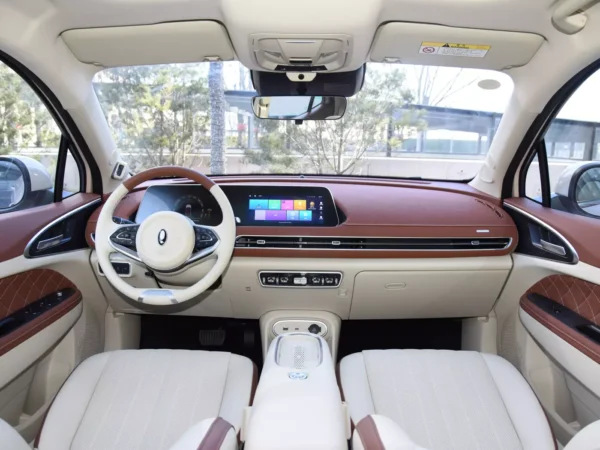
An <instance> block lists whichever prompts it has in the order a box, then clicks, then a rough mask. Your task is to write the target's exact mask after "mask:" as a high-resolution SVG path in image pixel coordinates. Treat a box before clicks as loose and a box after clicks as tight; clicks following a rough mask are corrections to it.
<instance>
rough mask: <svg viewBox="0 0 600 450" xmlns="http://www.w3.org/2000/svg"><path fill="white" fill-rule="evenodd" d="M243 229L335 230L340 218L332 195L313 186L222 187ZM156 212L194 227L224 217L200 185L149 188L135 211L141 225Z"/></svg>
mask: <svg viewBox="0 0 600 450" xmlns="http://www.w3.org/2000/svg"><path fill="white" fill-rule="evenodd" d="M222 189H223V191H224V192H225V195H226V196H227V198H228V199H229V201H230V203H231V206H232V208H233V212H234V215H235V216H236V221H237V223H238V224H239V225H242V226H252V225H256V226H285V227H288V226H316V227H335V226H337V225H339V217H338V214H337V210H336V207H335V203H334V201H333V197H332V195H331V192H330V191H329V190H328V189H327V188H323V187H312V186H284V187H280V186H247V185H242V186H223V187H222ZM159 211H175V212H178V213H180V214H183V215H185V216H186V217H188V218H189V219H191V220H192V221H193V222H194V223H196V224H197V225H208V226H216V225H218V224H220V223H221V221H222V219H223V215H222V213H221V209H220V208H219V205H218V204H217V202H216V200H215V199H214V197H213V196H212V195H211V194H210V193H209V192H208V191H207V190H206V189H205V188H204V187H202V186H200V185H163V186H150V187H149V188H148V190H147V191H146V194H145V195H144V197H143V199H142V202H141V204H140V207H139V209H138V211H137V214H136V217H135V221H136V222H137V223H141V222H143V221H144V219H146V218H147V217H148V216H150V215H152V214H154V213H155V212H159Z"/></svg>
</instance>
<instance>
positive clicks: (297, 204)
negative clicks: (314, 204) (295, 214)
mask: <svg viewBox="0 0 600 450" xmlns="http://www.w3.org/2000/svg"><path fill="white" fill-rule="evenodd" d="M294 209H295V210H296V211H303V210H305V209H306V200H294Z"/></svg>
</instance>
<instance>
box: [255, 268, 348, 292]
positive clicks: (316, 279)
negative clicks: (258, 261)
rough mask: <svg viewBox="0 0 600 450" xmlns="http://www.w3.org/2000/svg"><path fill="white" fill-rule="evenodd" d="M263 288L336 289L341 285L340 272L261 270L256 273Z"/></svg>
mask: <svg viewBox="0 0 600 450" xmlns="http://www.w3.org/2000/svg"><path fill="white" fill-rule="evenodd" d="M258 280H259V282H260V285H261V286H263V287H280V288H281V287H288V288H337V287H339V285H340V284H341V283H342V272H300V271H293V272H278V271H270V270H263V271H260V272H259V273H258Z"/></svg>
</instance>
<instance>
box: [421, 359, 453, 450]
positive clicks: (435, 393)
mask: <svg viewBox="0 0 600 450" xmlns="http://www.w3.org/2000/svg"><path fill="white" fill-rule="evenodd" d="M425 361H426V362H425V365H426V366H427V374H428V376H429V380H430V381H431V384H432V385H433V393H434V395H435V401H436V404H437V406H438V409H439V411H440V412H441V414H442V418H443V419H444V420H443V422H444V428H445V429H446V435H447V436H448V438H449V439H448V440H449V441H450V442H451V444H452V448H454V438H453V437H452V436H453V435H452V433H451V432H450V427H449V426H448V421H447V419H446V412H445V410H444V409H443V408H442V407H441V405H440V402H439V398H441V396H438V389H437V383H436V382H435V381H434V379H433V371H434V370H436V369H435V368H433V370H431V363H432V358H427V355H426V359H425ZM430 442H431V441H430Z"/></svg>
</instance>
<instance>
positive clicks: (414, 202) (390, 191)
mask: <svg viewBox="0 0 600 450" xmlns="http://www.w3.org/2000/svg"><path fill="white" fill-rule="evenodd" d="M213 181H215V182H216V183H218V184H221V185H225V184H232V183H233V184H250V185H251V184H255V185H275V186H282V185H284V186H293V185H299V184H302V185H312V186H322V187H326V188H328V189H329V190H330V191H331V193H332V195H333V198H334V200H335V203H336V205H337V206H338V207H339V209H340V210H341V211H342V212H343V213H344V214H345V216H346V220H345V221H344V222H343V223H341V224H340V225H339V226H337V227H293V228H291V227H259V226H251V227H250V226H238V227H237V234H238V236H319V237H366V238H368V237H390V238H393V237H404V238H412V237H418V238H477V237H487V238H492V237H502V238H511V239H512V242H511V245H510V246H509V247H508V248H505V249H502V250H451V251H447V250H443V251H412V250H383V251H382V250H345V249H344V250H341V249H340V250H335V249H314V250H313V249H311V250H306V249H303V250H301V251H299V250H297V249H268V248H260V249H257V248H236V249H235V252H234V256H257V257H267V256H272V257H313V258H334V257H335V258H400V257H403V258H406V257H409V258H432V257H435V258H442V257H457V256H496V255H504V254H508V253H511V252H512V251H513V250H514V249H515V247H516V245H517V239H518V233H517V228H516V226H515V224H514V222H513V221H512V219H511V218H510V216H509V215H508V214H506V213H505V212H504V210H503V209H502V208H501V207H500V206H499V205H500V202H499V200H498V199H495V198H493V197H489V196H487V195H486V194H484V193H482V192H479V191H477V190H475V189H473V188H471V187H470V186H468V185H466V184H461V183H446V182H427V181H410V180H406V181H405V180H398V181H390V180H376V179H364V180H362V179H361V180H357V179H356V178H339V179H336V178H333V177H306V178H299V177H284V176H282V177H256V176H255V177H251V176H250V177H214V178H213ZM185 182H186V181H185V180H154V181H151V182H147V183H145V184H143V185H141V186H140V187H139V188H138V189H137V190H135V191H133V192H131V193H130V194H128V195H127V196H126V197H125V198H124V199H123V200H122V201H121V203H120V204H119V205H118V207H117V209H116V211H115V215H117V216H120V217H126V218H127V217H130V216H132V215H133V214H134V213H135V212H136V210H137V209H138V207H139V204H140V202H141V201H142V197H143V195H144V192H145V189H146V188H147V187H148V186H150V185H156V184H170V183H185ZM100 208H101V207H99V208H98V209H97V210H96V211H95V212H94V213H93V214H92V216H91V218H90V220H89V222H88V225H87V228H86V239H87V241H88V244H89V245H90V246H91V247H93V245H94V244H93V242H92V240H91V233H93V232H94V230H95V228H96V222H97V218H98V215H99V214H100ZM484 230H487V231H484ZM482 232H483V234H482Z"/></svg>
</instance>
